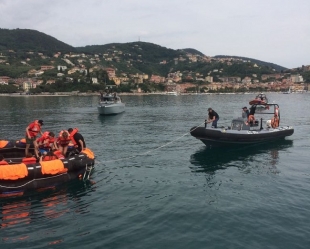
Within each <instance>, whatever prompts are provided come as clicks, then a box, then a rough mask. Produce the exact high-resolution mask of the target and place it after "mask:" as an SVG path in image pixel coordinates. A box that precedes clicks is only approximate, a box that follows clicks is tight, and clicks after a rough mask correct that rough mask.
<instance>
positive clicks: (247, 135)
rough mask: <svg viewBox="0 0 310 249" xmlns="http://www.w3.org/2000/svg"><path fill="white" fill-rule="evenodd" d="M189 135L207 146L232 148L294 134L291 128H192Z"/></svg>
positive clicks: (266, 141)
mask: <svg viewBox="0 0 310 249" xmlns="http://www.w3.org/2000/svg"><path fill="white" fill-rule="evenodd" d="M190 133H191V135H192V136H193V137H195V138H197V139H199V140H201V141H202V142H203V143H204V144H205V145H207V146H210V145H211V146H234V145H236V144H238V145H250V144H260V143H268V142H272V141H275V140H278V139H284V138H285V137H287V136H291V135H292V134H293V133H294V129H293V127H290V126H286V127H279V128H277V129H264V130H240V131H238V130H229V129H225V128H204V127H193V128H191V131H190Z"/></svg>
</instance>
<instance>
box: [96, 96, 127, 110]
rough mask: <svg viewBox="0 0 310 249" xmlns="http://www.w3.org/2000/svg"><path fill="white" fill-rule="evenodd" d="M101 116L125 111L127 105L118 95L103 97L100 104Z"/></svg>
mask: <svg viewBox="0 0 310 249" xmlns="http://www.w3.org/2000/svg"><path fill="white" fill-rule="evenodd" d="M97 108H98V112H99V114H100V115H115V114H119V113H122V112H124V111H125V104H124V103H123V102H122V100H121V98H120V97H119V96H117V95H106V96H102V97H101V98H100V100H99V104H98V107H97Z"/></svg>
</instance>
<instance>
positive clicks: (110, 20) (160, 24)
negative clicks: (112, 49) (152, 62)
mask: <svg viewBox="0 0 310 249" xmlns="http://www.w3.org/2000/svg"><path fill="white" fill-rule="evenodd" d="M0 10H1V15H0V28H3V29H16V28H19V29H33V30H37V31H40V32H43V33H45V34H47V35H50V36H53V37H54V38H56V39H58V40H60V41H62V42H64V43H67V44H69V45H71V46H74V47H80V46H86V45H104V44H109V43H127V42H135V41H139V40H140V41H143V42H150V43H154V44H157V45H160V46H162V47H167V48H171V49H183V48H194V49H196V50H198V51H200V52H202V53H203V54H205V55H207V56H215V55H230V56H243V57H248V58H253V59H257V60H262V61H266V62H271V63H275V64H278V65H280V66H283V67H287V68H296V67H301V66H302V65H310V1H309V0H294V1H293V0H0Z"/></svg>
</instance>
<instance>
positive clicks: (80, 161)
mask: <svg viewBox="0 0 310 249" xmlns="http://www.w3.org/2000/svg"><path fill="white" fill-rule="evenodd" d="M24 153H25V152H24V150H22V153H21V152H20V148H17V149H15V151H14V150H13V149H12V148H10V153H9V154H11V155H13V154H14V155H15V156H18V157H11V158H8V157H6V155H8V153H7V151H5V148H4V149H3V148H2V149H0V154H1V155H3V156H4V159H5V161H6V162H7V163H8V165H0V194H2V195H3V194H12V193H20V192H24V191H25V190H30V189H39V188H46V187H52V186H55V185H58V184H62V183H64V182H66V181H69V180H71V179H76V178H83V179H88V178H89V175H90V174H91V171H92V169H93V166H94V163H95V156H94V153H93V152H92V151H91V150H90V149H88V148H85V149H84V150H83V151H82V152H81V153H79V154H71V155H70V156H69V157H67V158H65V159H54V160H50V161H41V162H37V163H32V164H25V163H22V157H23V155H24Z"/></svg>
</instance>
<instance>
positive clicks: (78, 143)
mask: <svg viewBox="0 0 310 249" xmlns="http://www.w3.org/2000/svg"><path fill="white" fill-rule="evenodd" d="M68 132H69V134H70V138H71V141H72V142H73V144H74V147H76V149H77V150H78V151H79V152H81V151H82V150H84V149H85V148H86V143H85V140H84V137H83V136H82V135H81V134H80V133H78V129H77V128H74V129H72V128H69V129H68Z"/></svg>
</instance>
